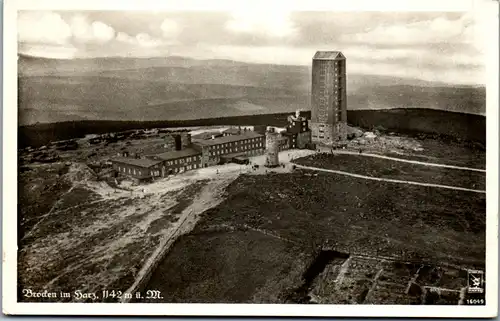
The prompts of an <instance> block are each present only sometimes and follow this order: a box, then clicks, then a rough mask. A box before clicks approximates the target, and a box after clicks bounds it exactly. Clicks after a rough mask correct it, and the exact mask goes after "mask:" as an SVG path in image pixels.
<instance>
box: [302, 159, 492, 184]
mask: <svg viewBox="0 0 500 321" xmlns="http://www.w3.org/2000/svg"><path fill="white" fill-rule="evenodd" d="M296 162H297V163H298V164H301V165H305V166H313V167H320V168H326V169H333V170H340V171H346V172H349V173H354V174H360V175H366V176H372V177H382V178H389V179H398V180H407V181H414V182H421V183H432V184H440V185H449V186H458V187H465V188H471V189H478V190H485V189H486V174H485V173H479V172H471V171H463V170H457V169H448V168H440V167H430V166H424V165H417V164H409V163H402V162H396V161H391V160H385V159H378V158H372V157H359V156H356V155H331V154H319V155H313V156H309V157H304V158H300V159H297V160H296Z"/></svg>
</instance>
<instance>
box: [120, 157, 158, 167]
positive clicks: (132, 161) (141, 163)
mask: <svg viewBox="0 0 500 321" xmlns="http://www.w3.org/2000/svg"><path fill="white" fill-rule="evenodd" d="M111 161H112V162H115V163H122V164H128V165H134V166H137V167H142V168H149V167H151V166H154V165H156V164H159V163H161V160H152V159H147V158H127V157H117V158H113V159H111Z"/></svg>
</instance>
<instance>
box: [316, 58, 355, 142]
mask: <svg viewBox="0 0 500 321" xmlns="http://www.w3.org/2000/svg"><path fill="white" fill-rule="evenodd" d="M346 85H347V82H346V58H345V56H344V55H343V54H342V53H341V52H340V51H318V52H316V54H315V55H314V57H313V61H312V88H311V122H310V128H311V131H312V142H313V143H315V144H320V145H322V144H323V145H324V144H326V145H331V144H333V143H334V142H336V141H340V140H345V139H346V128H347V91H346Z"/></svg>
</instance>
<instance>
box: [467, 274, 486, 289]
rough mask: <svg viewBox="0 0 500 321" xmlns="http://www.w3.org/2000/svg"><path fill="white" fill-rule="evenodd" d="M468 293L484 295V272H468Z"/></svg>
mask: <svg viewBox="0 0 500 321" xmlns="http://www.w3.org/2000/svg"><path fill="white" fill-rule="evenodd" d="M467 293H484V272H483V271H479V270H468V271H467Z"/></svg>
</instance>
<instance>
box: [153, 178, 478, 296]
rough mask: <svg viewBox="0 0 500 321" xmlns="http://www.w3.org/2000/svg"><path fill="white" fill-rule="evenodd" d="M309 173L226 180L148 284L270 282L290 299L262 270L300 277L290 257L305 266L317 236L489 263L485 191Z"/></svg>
mask: <svg viewBox="0 0 500 321" xmlns="http://www.w3.org/2000/svg"><path fill="white" fill-rule="evenodd" d="M310 174H312V173H310V172H307V171H299V172H297V173H294V174H279V175H268V176H264V177H262V176H242V177H240V178H239V179H238V180H236V181H235V182H233V183H232V184H231V185H230V186H229V187H228V198H227V200H226V201H224V202H223V203H222V204H220V205H219V206H218V207H217V208H213V209H211V210H209V211H207V212H206V213H205V214H204V216H203V218H202V220H201V221H200V222H199V223H198V225H197V226H196V228H195V230H194V231H193V232H192V233H191V234H189V235H187V236H185V237H183V238H182V239H181V240H180V241H179V242H177V243H176V244H175V245H174V247H173V249H172V251H171V252H170V254H169V255H168V256H167V257H166V258H165V259H164V261H163V262H162V263H161V265H160V268H159V270H158V271H157V272H156V274H155V276H154V277H153V279H152V280H151V281H150V286H152V287H155V288H156V289H158V290H161V291H162V293H165V295H164V296H165V299H164V302H181V301H182V302H257V301H256V299H255V298H256V295H257V293H263V292H266V293H268V295H271V294H272V296H273V298H274V301H273V300H271V299H269V298H268V299H267V302H283V301H282V300H283V296H284V295H286V294H287V293H290V292H287V291H289V290H290V286H288V285H285V284H281V285H279V286H276V285H275V286H273V287H270V288H269V289H268V290H263V289H262V288H261V286H262V284H263V282H264V281H263V279H262V277H263V276H265V277H266V279H267V280H268V282H270V283H271V284H277V283H279V280H283V279H285V280H287V281H290V282H291V281H293V280H295V281H296V280H297V274H298V273H300V272H299V271H296V270H290V269H289V264H290V262H294V261H293V260H294V259H293V258H294V257H297V259H298V261H297V262H301V263H300V265H299V266H297V268H299V267H300V268H301V269H302V273H303V272H304V271H305V268H306V267H307V265H308V264H309V263H308V262H311V261H310V260H311V258H312V256H313V254H312V253H314V250H315V249H317V246H318V245H326V246H332V247H334V248H335V249H336V250H338V251H342V252H346V253H351V254H368V255H383V256H395V257H398V258H402V259H410V260H417V261H419V262H420V261H421V260H425V261H429V262H435V263H436V262H441V263H443V262H446V263H454V264H463V265H466V266H478V267H480V266H483V265H484V260H485V234H484V229H485V197H484V195H479V194H474V193H464V192H457V191H449V190H443V189H436V188H425V187H416V186H406V185H398V184H388V183H380V182H372V181H365V180H356V179H352V178H347V177H343V176H336V175H331V174H318V175H317V176H314V175H310ZM228 227H232V228H233V229H236V230H229V231H227V230H226V229H227V228H228ZM247 228H251V229H252V230H254V229H255V230H259V231H263V232H264V233H271V234H273V235H275V236H274V237H273V238H269V237H267V236H263V235H262V234H255V233H253V232H248V230H247ZM214 230H215V231H217V233H214V232H210V231H214ZM245 231H246V232H245ZM277 237H280V238H284V239H286V240H289V241H291V242H292V243H293V244H294V247H295V248H296V250H295V251H296V252H295V255H293V254H290V251H289V250H288V248H289V246H291V245H290V244H292V243H288V244H289V245H288V246H285V247H284V244H285V243H287V242H286V241H279V239H277ZM241 249H244V251H241ZM186 253H188V254H186ZM308 259H309V261H307V260H308ZM277 260H278V261H277ZM263 267H265V269H263ZM280 268H281V270H280ZM240 273H241V274H240ZM169 275H177V276H181V277H180V278H170V277H165V276H169ZM287 284H288V283H287ZM297 284H300V282H299V283H295V286H297ZM276 300H277V301H276Z"/></svg>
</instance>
